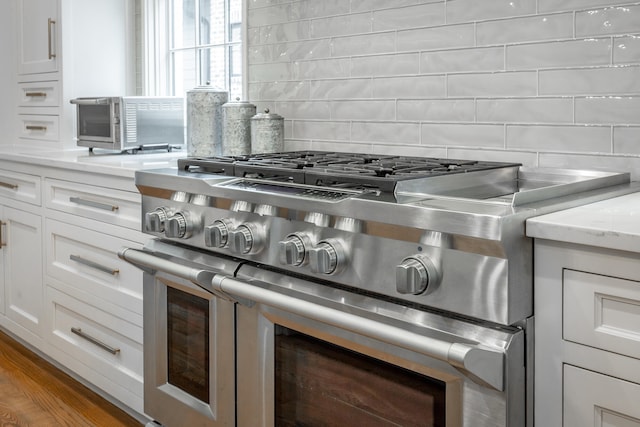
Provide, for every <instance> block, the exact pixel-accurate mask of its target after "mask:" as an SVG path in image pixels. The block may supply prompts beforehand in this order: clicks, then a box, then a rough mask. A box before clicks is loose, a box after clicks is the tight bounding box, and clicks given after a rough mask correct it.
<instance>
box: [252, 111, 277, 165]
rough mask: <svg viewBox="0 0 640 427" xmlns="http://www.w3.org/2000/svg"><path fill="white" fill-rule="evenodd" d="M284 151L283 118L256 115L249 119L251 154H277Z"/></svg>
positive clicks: (266, 112) (274, 115) (268, 114)
mask: <svg viewBox="0 0 640 427" xmlns="http://www.w3.org/2000/svg"><path fill="white" fill-rule="evenodd" d="M283 150H284V117H282V116H280V115H278V114H274V113H269V109H268V108H267V109H266V110H264V113H258V114H256V115H255V116H253V117H252V118H251V153H255V154H259V153H277V152H280V151H283Z"/></svg>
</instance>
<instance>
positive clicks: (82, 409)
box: [0, 331, 142, 427]
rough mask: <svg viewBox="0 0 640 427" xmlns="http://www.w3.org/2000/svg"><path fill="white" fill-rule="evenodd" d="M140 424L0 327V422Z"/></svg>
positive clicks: (20, 425) (19, 425)
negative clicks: (0, 329) (2, 330)
mask: <svg viewBox="0 0 640 427" xmlns="http://www.w3.org/2000/svg"><path fill="white" fill-rule="evenodd" d="M141 425H142V424H140V422H138V421H137V420H136V419H135V418H133V417H131V416H129V415H128V414H126V413H125V412H123V411H121V410H120V409H119V408H117V407H116V406H114V405H112V404H111V403H110V402H108V401H106V400H104V399H103V398H102V397H100V396H99V395H97V394H96V393H94V392H93V391H91V390H89V389H88V388H86V387H85V386H83V385H82V384H80V383H79V382H77V381H75V380H74V379H72V378H71V377H70V376H68V375H67V374H65V373H64V372H62V371H60V370H59V369H57V368H55V367H54V366H53V365H51V364H50V363H48V362H47V361H45V360H44V359H42V358H40V357H39V356H38V355H36V354H35V353H33V352H31V351H30V350H28V349H26V348H25V347H24V346H22V345H21V344H19V343H17V342H16V341H15V340H13V339H12V338H11V337H9V336H8V335H6V334H5V333H3V332H1V331H0V426H12V427H26V426H33V427H41V426H73V427H76V426H109V427H114V426H116V427H117V426H136V427H140V426H141Z"/></svg>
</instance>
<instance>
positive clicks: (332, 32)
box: [310, 13, 371, 37]
mask: <svg viewBox="0 0 640 427" xmlns="http://www.w3.org/2000/svg"><path fill="white" fill-rule="evenodd" d="M310 32H311V37H335V36H346V35H353V34H360V33H368V32H371V14H370V13H358V14H352V15H341V16H331V17H328V18H322V19H314V20H312V21H311V27H310Z"/></svg>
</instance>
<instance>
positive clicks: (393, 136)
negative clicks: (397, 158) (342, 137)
mask: <svg viewBox="0 0 640 427" xmlns="http://www.w3.org/2000/svg"><path fill="white" fill-rule="evenodd" d="M351 139H352V140H353V141H361V142H367V141H369V142H387V143H396V144H419V143H420V125H419V124H417V123H401V122H394V123H389V122H386V123H372V122H353V124H352V125H351Z"/></svg>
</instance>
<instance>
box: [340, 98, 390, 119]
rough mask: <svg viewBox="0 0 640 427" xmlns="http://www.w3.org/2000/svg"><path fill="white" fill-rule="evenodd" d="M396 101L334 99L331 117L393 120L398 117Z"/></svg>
mask: <svg viewBox="0 0 640 427" xmlns="http://www.w3.org/2000/svg"><path fill="white" fill-rule="evenodd" d="M395 105H396V103H395V101H386V100H373V101H372V100H365V101H332V102H331V118H332V119H334V120H371V121H392V120H395V118H396V109H395Z"/></svg>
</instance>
